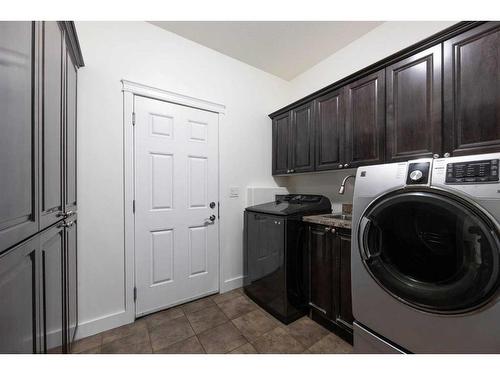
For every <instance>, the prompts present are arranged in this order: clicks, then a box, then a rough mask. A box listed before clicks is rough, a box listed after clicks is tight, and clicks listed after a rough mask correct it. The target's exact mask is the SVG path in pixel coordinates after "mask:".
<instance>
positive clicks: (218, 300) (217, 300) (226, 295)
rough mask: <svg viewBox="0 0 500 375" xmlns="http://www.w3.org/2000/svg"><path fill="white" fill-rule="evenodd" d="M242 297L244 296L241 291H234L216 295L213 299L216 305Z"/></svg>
mask: <svg viewBox="0 0 500 375" xmlns="http://www.w3.org/2000/svg"><path fill="white" fill-rule="evenodd" d="M241 295H242V291H241V289H234V290H231V291H230V292H227V293H223V294H216V295H215V296H213V297H212V299H213V301H214V302H215V303H221V302H224V301H228V300H230V299H233V298H236V297H239V296H241Z"/></svg>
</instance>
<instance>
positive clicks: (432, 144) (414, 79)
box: [386, 45, 442, 162]
mask: <svg viewBox="0 0 500 375" xmlns="http://www.w3.org/2000/svg"><path fill="white" fill-rule="evenodd" d="M386 80H387V86H386V87H387V132H386V146H387V147H386V151H387V154H386V160H387V161H388V162H396V161H403V160H408V159H410V158H413V159H415V158H422V157H432V155H433V154H441V130H442V122H441V84H442V82H441V45H437V46H435V47H431V48H429V49H427V50H425V51H422V52H420V53H418V54H416V55H413V56H411V57H409V58H407V59H405V60H402V61H399V62H397V63H396V64H394V65H391V66H389V67H388V68H386Z"/></svg>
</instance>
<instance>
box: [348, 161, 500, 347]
mask: <svg viewBox="0 0 500 375" xmlns="http://www.w3.org/2000/svg"><path fill="white" fill-rule="evenodd" d="M499 161H500V153H495V154H485V155H473V156H462V157H452V158H445V159H434V160H433V159H419V160H414V161H409V162H403V163H394V164H384V165H375V166H368V167H360V168H358V171H357V176H356V184H355V188H354V207H353V208H354V210H353V231H352V236H353V237H352V261H351V262H352V263H351V266H352V301H353V313H354V317H355V320H356V322H355V325H354V350H355V352H358V353H362V352H365V353H366V352H373V353H375V352H390V353H395V352H411V353H500V297H499V284H500V243H499V233H500V226H499V222H500V183H499V179H498V172H499V169H498V168H499Z"/></svg>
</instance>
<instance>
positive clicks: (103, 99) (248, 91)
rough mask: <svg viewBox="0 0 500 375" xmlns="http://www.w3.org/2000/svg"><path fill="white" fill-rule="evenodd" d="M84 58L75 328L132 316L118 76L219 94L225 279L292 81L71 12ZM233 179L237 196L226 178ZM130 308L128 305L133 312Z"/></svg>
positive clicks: (205, 95) (238, 257) (235, 263)
mask: <svg viewBox="0 0 500 375" xmlns="http://www.w3.org/2000/svg"><path fill="white" fill-rule="evenodd" d="M76 28H77V31H78V36H79V40H80V44H81V48H82V52H83V56H84V59H85V67H84V68H82V69H81V70H80V71H79V78H78V79H79V81H78V84H79V87H78V110H79V114H78V115H79V118H78V126H79V128H78V194H79V197H78V198H79V238H78V241H79V242H78V246H79V258H78V267H79V320H80V329H79V336H80V337H82V336H87V335H90V334H93V333H95V332H97V331H99V330H102V329H108V328H112V327H113V326H117V325H120V324H123V323H125V322H127V321H129V320H130V316H131V315H130V313H131V312H129V313H128V314H126V313H125V312H124V309H125V306H124V296H125V290H124V288H125V287H124V282H125V280H124V277H125V274H124V240H123V238H124V212H123V122H122V116H123V114H122V111H123V103H122V101H123V95H122V93H121V83H120V80H121V79H123V78H124V79H128V80H131V81H135V82H139V83H144V84H148V85H150V86H153V87H158V88H161V89H165V90H169V91H173V92H177V93H181V94H184V95H188V96H192V97H196V98H201V99H205V100H209V101H212V102H216V103H220V104H224V105H225V106H226V114H225V115H224V122H223V125H222V127H221V128H220V161H221V165H220V186H221V220H220V233H221V253H222V262H223V264H224V268H223V274H222V278H223V280H225V281H227V282H226V283H225V286H224V288H225V289H230V288H233V287H237V286H239V285H240V283H241V276H242V262H243V261H242V230H243V229H242V228H243V223H242V220H243V219H242V211H243V209H244V206H245V196H244V195H245V190H246V189H245V187H246V186H248V185H258V186H275V185H276V183H275V181H274V179H273V178H272V177H271V173H270V171H271V158H270V157H271V126H270V120H269V118H268V117H267V114H268V113H270V112H272V111H273V110H275V109H276V108H279V107H281V106H283V105H285V104H286V102H287V98H288V94H289V83H288V82H285V81H283V80H281V79H279V78H277V77H275V76H272V75H270V74H267V73H264V72H262V71H260V70H258V69H255V68H252V67H250V66H248V65H246V64H243V63H241V62H239V61H237V60H234V59H232V58H229V57H227V56H224V55H222V54H220V53H218V52H215V51H213V50H210V49H207V48H205V47H202V46H200V45H198V44H195V43H193V42H190V41H188V40H186V39H183V38H180V37H178V36H177V35H175V34H172V33H169V32H167V31H164V30H162V29H160V28H157V27H156V26H153V25H151V24H148V23H145V22H77V23H76ZM230 186H239V187H240V191H241V195H240V198H239V199H230V198H229V197H228V196H229V191H228V190H229V187H230ZM132 315H133V312H132Z"/></svg>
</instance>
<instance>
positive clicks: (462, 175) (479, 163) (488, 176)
mask: <svg viewBox="0 0 500 375" xmlns="http://www.w3.org/2000/svg"><path fill="white" fill-rule="evenodd" d="M498 161H499V159H488V160H474V161H467V162H461V163H448V164H447V165H446V179H445V183H446V184H468V183H474V184H477V183H489V182H498Z"/></svg>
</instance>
